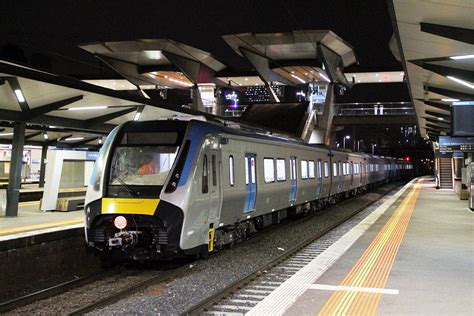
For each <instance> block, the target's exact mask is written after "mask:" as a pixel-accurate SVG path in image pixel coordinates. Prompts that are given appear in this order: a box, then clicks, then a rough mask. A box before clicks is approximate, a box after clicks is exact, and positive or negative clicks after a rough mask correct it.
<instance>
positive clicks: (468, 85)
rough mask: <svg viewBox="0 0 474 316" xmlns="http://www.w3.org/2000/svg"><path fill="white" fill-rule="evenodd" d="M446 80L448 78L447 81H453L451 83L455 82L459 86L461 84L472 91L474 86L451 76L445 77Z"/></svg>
mask: <svg viewBox="0 0 474 316" xmlns="http://www.w3.org/2000/svg"><path fill="white" fill-rule="evenodd" d="M447 78H448V79H451V80H453V81H456V82H457V83H460V84H462V85H464V86H466V87H469V88H471V89H474V84H471V83H469V82H467V81H464V80H461V79H459V78H456V77H453V76H447Z"/></svg>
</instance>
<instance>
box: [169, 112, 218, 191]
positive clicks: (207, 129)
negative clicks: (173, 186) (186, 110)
mask: <svg viewBox="0 0 474 316" xmlns="http://www.w3.org/2000/svg"><path fill="white" fill-rule="evenodd" d="M189 124H190V126H191V127H190V128H189V129H188V132H187V134H186V137H187V139H189V140H190V142H191V145H190V147H189V151H188V156H187V157H186V163H185V165H184V167H183V172H182V174H181V178H180V179H179V183H178V186H180V187H181V186H183V185H184V184H185V183H186V181H187V180H188V177H189V173H190V172H191V168H192V166H193V163H194V162H195V161H196V158H197V157H196V155H197V153H198V152H199V146H200V145H201V142H202V140H203V139H204V137H205V136H206V135H207V134H212V133H217V132H221V131H222V129H221V128H219V127H218V126H215V125H212V124H208V123H205V122H202V121H191V122H190V123H189Z"/></svg>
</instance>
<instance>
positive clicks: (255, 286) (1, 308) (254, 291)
mask: <svg viewBox="0 0 474 316" xmlns="http://www.w3.org/2000/svg"><path fill="white" fill-rule="evenodd" d="M351 200H352V198H349V199H347V200H344V201H341V202H340V203H339V205H340V206H342V205H344V204H346V203H350V202H351ZM368 205H370V204H368ZM368 205H365V206H364V207H362V208H360V209H357V210H355V211H354V212H352V213H350V214H349V216H346V217H344V218H342V219H340V220H338V221H337V222H336V223H334V224H333V225H332V226H330V227H328V228H327V229H325V230H324V231H320V232H319V233H318V234H317V235H315V236H312V237H311V238H309V239H307V240H305V241H304V242H302V243H300V244H299V245H297V246H295V247H293V248H292V249H290V250H287V251H285V252H284V253H283V254H282V255H281V256H279V257H278V258H276V259H274V260H272V261H271V262H270V263H268V264H266V265H264V266H262V267H260V268H259V269H257V270H255V272H254V273H252V274H251V275H248V276H247V277H245V278H243V279H241V280H238V281H237V282H235V283H233V284H232V285H230V286H229V287H227V288H225V289H224V291H222V292H219V293H217V294H216V295H214V296H212V297H210V298H208V299H207V300H205V301H203V302H202V303H200V304H199V305H196V306H195V307H193V308H191V309H190V310H188V311H187V312H186V314H201V313H203V312H207V311H211V307H212V306H216V305H217V304H218V302H220V301H222V300H223V299H226V298H228V299H229V300H230V301H226V302H225V306H226V309H225V310H226V311H227V312H232V311H234V312H235V311H239V310H242V311H245V310H248V306H251V305H252V304H256V303H258V302H259V301H260V300H261V299H263V298H264V297H265V296H266V295H267V294H269V292H270V291H271V290H273V289H274V288H276V287H278V285H279V284H281V283H282V282H284V281H285V280H286V279H287V278H289V277H290V276H291V275H292V273H294V272H296V271H297V269H299V267H301V266H302V265H303V264H304V263H305V262H307V260H309V258H310V257H311V256H313V257H314V256H315V255H317V253H318V252H322V251H324V249H322V248H318V249H316V248H313V247H308V253H307V254H302V255H300V256H295V258H293V259H292V260H288V259H289V258H291V257H292V256H294V255H295V253H297V252H298V251H300V250H301V249H303V248H304V247H306V246H308V245H310V244H311V243H312V242H313V241H314V240H315V239H318V238H319V237H321V236H323V235H324V234H326V233H327V232H328V231H330V230H332V229H333V228H335V227H337V226H338V225H340V224H341V223H343V222H345V221H347V220H348V219H349V218H350V217H352V216H354V215H355V214H357V213H358V212H360V211H361V210H362V209H364V208H366V207H367V206H368ZM318 215H319V212H311V213H310V214H308V215H307V216H304V217H301V218H299V219H293V220H285V221H283V222H282V223H281V224H280V225H272V226H269V227H268V228H266V229H264V230H262V231H260V232H259V233H257V234H255V235H252V236H251V238H249V239H248V240H246V241H244V242H240V243H238V244H237V245H236V246H241V245H242V246H243V245H244V244H246V243H247V242H251V241H257V240H258V239H259V238H263V237H265V235H266V233H268V232H269V231H272V230H278V229H281V228H284V227H292V226H297V225H298V224H299V223H301V222H302V221H306V220H308V218H310V217H313V216H318ZM331 243H332V242H331V241H328V242H326V243H325V245H326V246H327V247H328V246H329V245H330V244H331ZM318 247H321V245H319V246H318ZM311 251H313V252H311ZM314 251H316V252H314ZM221 253H224V252H222V251H221V252H217V253H215V254H213V256H216V255H220V254H221ZM285 260H286V261H285ZM197 262H198V261H194V262H193V264H195V263H197ZM285 262H286V263H285ZM272 268H273V269H274V270H271V269H272ZM278 269H280V270H281V271H280V272H278ZM124 271H126V269H123V268H122V267H121V268H119V269H115V270H110V271H107V272H106V273H99V274H96V275H93V276H89V277H85V278H81V279H77V280H73V281H69V282H66V283H63V284H60V285H57V286H53V287H51V288H48V289H44V290H41V291H38V292H36V293H33V294H29V295H26V296H24V297H20V298H17V299H14V300H11V301H8V302H4V303H1V304H0V313H3V312H6V311H10V310H13V309H16V308H19V307H22V306H25V305H27V304H30V303H34V302H36V301H39V300H43V299H46V298H50V297H53V296H56V295H59V294H62V293H64V292H67V291H71V290H73V289H76V288H79V287H81V286H84V285H87V284H89V283H93V282H95V281H99V280H100V279H102V278H105V277H107V276H113V275H114V274H119V273H121V272H124ZM190 271H191V270H190V267H189V262H188V263H186V264H184V265H181V266H179V267H178V268H174V269H170V270H165V271H159V272H157V273H154V274H153V275H152V276H149V277H145V278H144V279H141V280H140V281H138V282H133V283H132V284H130V285H127V286H126V287H123V288H122V289H120V290H116V291H112V292H111V293H110V294H107V295H106V296H102V297H101V298H99V299H97V300H92V302H87V303H86V304H84V305H82V306H81V307H80V308H77V309H71V308H65V309H64V310H63V311H64V312H63V314H68V315H83V314H85V313H88V312H91V311H93V310H95V309H98V308H101V307H104V306H107V305H110V304H112V303H115V302H117V301H119V300H122V299H124V298H126V297H128V296H131V295H132V294H134V293H137V292H139V291H140V290H143V289H145V288H147V287H149V286H152V285H156V284H159V283H162V282H165V281H168V280H172V279H174V278H177V277H179V276H181V275H184V274H185V273H189V272H190ZM148 272H149V271H148ZM259 278H260V280H261V281H258V280H257V279H259ZM256 282H257V283H256ZM258 282H260V283H258ZM247 285H250V287H249V288H246V289H243V287H245V286H247ZM239 289H243V291H244V292H243V293H237V290H239ZM234 293H235V294H236V295H235V297H233V298H230V295H232V294H234ZM89 301H90V300H89ZM229 302H230V303H232V304H234V305H232V304H229ZM235 304H236V305H235ZM231 305H232V306H231ZM238 306H244V307H243V309H239V308H240V307H238ZM221 313H222V312H221Z"/></svg>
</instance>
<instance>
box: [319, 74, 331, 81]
mask: <svg viewBox="0 0 474 316" xmlns="http://www.w3.org/2000/svg"><path fill="white" fill-rule="evenodd" d="M319 75H320V76H321V77H322V78H323V79H324V80H326V81H327V82H331V80H329V78H328V77H327V76H326V75H324V74H322V73H319Z"/></svg>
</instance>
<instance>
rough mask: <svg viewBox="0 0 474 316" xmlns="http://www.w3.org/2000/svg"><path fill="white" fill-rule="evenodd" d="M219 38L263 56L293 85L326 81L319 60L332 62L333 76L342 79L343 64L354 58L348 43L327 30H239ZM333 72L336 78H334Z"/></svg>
mask: <svg viewBox="0 0 474 316" xmlns="http://www.w3.org/2000/svg"><path fill="white" fill-rule="evenodd" d="M223 38H224V40H225V41H226V42H227V44H228V45H229V46H230V47H231V48H232V49H233V50H234V51H235V52H236V53H237V54H239V55H240V56H244V55H245V54H246V53H245V51H249V52H252V53H254V54H256V55H259V56H263V57H265V58H267V59H268V60H270V65H269V66H270V68H271V69H272V70H273V71H274V72H275V73H277V74H278V75H280V76H281V77H283V78H284V79H286V80H288V81H289V82H292V83H293V84H295V85H298V84H301V83H307V82H312V81H330V80H329V78H328V71H331V69H323V68H324V67H323V65H324V63H323V62H322V61H323V60H325V61H326V62H327V64H335V65H336V67H335V69H334V70H333V76H332V77H333V80H336V81H337V80H338V79H339V80H340V81H344V80H345V78H344V75H343V68H344V67H347V66H350V65H352V64H354V63H355V62H356V61H357V59H356V56H355V53H354V51H353V49H352V47H351V46H350V45H349V44H348V43H346V42H345V41H344V40H343V39H341V38H340V37H339V36H337V35H336V34H335V33H333V32H332V31H329V30H300V31H293V32H284V33H257V34H254V33H240V34H231V35H225V36H223ZM328 59H332V60H328ZM327 64H326V65H327ZM339 66H340V68H339ZM336 68H337V69H336ZM336 75H337V77H338V78H334V77H336Z"/></svg>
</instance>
